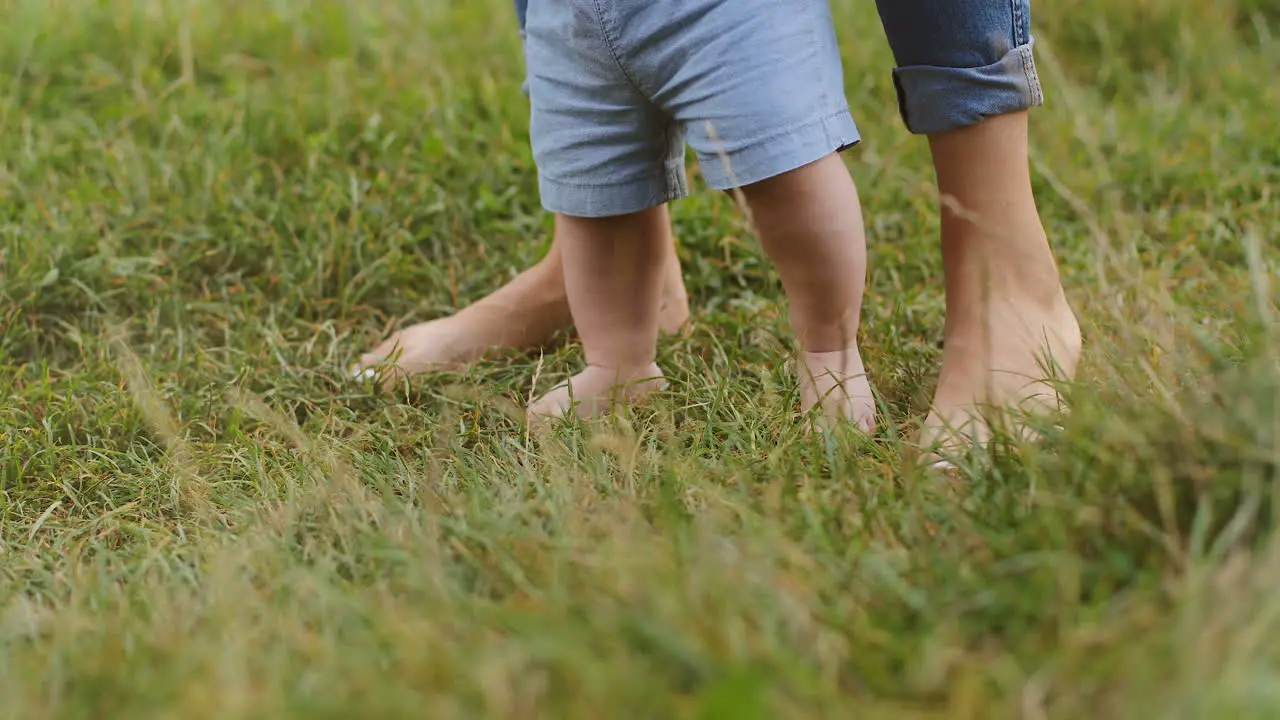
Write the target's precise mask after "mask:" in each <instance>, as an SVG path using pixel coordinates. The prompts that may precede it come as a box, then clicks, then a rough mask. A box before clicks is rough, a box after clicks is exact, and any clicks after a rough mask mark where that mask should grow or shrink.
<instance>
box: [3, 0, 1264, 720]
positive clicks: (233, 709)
mask: <svg viewBox="0 0 1280 720" xmlns="http://www.w3.org/2000/svg"><path fill="white" fill-rule="evenodd" d="M836 6H837V15H838V17H839V19H840V22H841V37H842V41H843V42H844V47H845V55H846V68H847V78H848V94H849V98H850V101H851V103H852V104H853V106H854V108H855V113H856V116H857V118H858V120H859V124H860V126H861V129H862V131H863V134H864V138H865V141H864V143H863V145H862V146H861V147H860V148H858V149H856V150H855V151H853V152H851V153H850V154H849V156H848V162H849V164H850V167H851V168H852V171H853V173H854V175H855V178H856V179H857V181H858V184H859V187H860V189H861V192H862V195H863V199H864V202H865V210H866V214H867V219H868V220H867V222H868V228H869V233H870V241H871V245H872V247H871V260H872V263H873V267H872V277H871V284H870V291H869V298H868V302H867V309H866V320H865V322H864V327H865V333H866V338H865V345H864V348H865V350H864V353H865V356H866V357H867V358H868V360H869V362H870V363H871V366H872V368H873V372H874V373H875V377H876V380H877V382H878V387H879V389H880V390H881V391H882V392H883V393H884V394H885V399H886V402H887V403H888V405H889V408H890V416H891V419H892V420H893V427H886V428H885V429H883V430H882V432H881V434H880V435H879V436H877V437H876V438H875V439H874V440H872V441H868V440H865V439H861V440H860V439H857V438H854V437H852V436H849V435H845V434H836V435H831V436H815V435H805V434H803V433H802V432H800V426H799V425H798V424H797V423H796V422H794V420H793V418H792V408H793V403H794V400H795V397H794V394H793V393H792V390H791V387H790V385H789V384H788V378H789V377H790V375H789V370H788V369H787V358H788V353H789V349H788V346H787V344H786V342H785V340H784V339H783V338H785V337H786V335H785V324H784V317H785V312H784V311H783V310H782V309H780V307H779V304H778V301H779V298H780V287H779V282H778V280H777V278H776V276H775V275H774V274H773V272H772V271H771V270H770V269H769V267H768V263H767V262H766V261H765V260H764V258H763V256H762V253H761V252H760V250H759V249H758V246H757V244H756V243H755V241H754V240H753V238H752V237H751V234H750V232H749V229H748V228H747V227H746V226H745V225H744V223H743V221H742V220H741V219H740V218H739V217H738V216H737V215H735V213H734V212H732V211H731V208H730V206H729V204H728V202H727V201H726V199H724V198H722V197H720V196H718V195H716V194H714V193H709V192H700V193H698V194H697V196H696V197H695V198H692V199H690V200H687V201H684V202H681V203H679V204H678V205H677V206H676V209H675V222H676V224H677V232H678V235H679V237H680V241H681V248H680V252H681V254H682V257H683V258H684V260H685V263H686V268H687V278H688V283H689V287H690V290H691V292H692V294H693V303H694V306H695V311H694V312H695V316H694V320H693V323H692V325H691V327H690V328H689V330H688V331H687V332H686V333H685V334H684V335H682V336H680V337H677V338H669V339H667V340H664V342H663V345H662V348H661V354H662V357H663V362H664V363H665V367H666V369H667V370H668V373H669V375H670V376H672V378H673V380H674V383H673V389H672V391H671V392H670V393H669V394H668V395H667V396H666V397H664V398H663V399H662V400H660V401H659V402H657V403H656V404H655V405H654V407H652V408H650V409H647V410H646V411H644V412H643V413H637V414H636V415H634V416H632V417H626V418H620V419H618V420H617V421H615V422H610V423H604V424H600V425H597V426H594V427H576V428H568V429H566V430H565V431H563V432H562V433H561V434H560V436H559V437H557V438H556V439H555V440H554V441H553V442H548V443H541V444H535V443H531V442H529V441H528V440H527V439H526V436H525V433H524V431H523V429H522V427H521V425H520V423H518V422H517V421H516V420H514V419H513V417H515V418H518V417H519V415H518V413H515V414H513V409H515V408H518V407H520V406H521V404H522V403H523V402H524V401H525V400H526V399H527V398H528V397H529V396H530V394H531V393H533V392H534V391H535V389H536V390H543V389H546V388H547V387H549V384H550V383H551V382H553V381H555V380H556V379H558V378H562V377H564V376H565V375H566V374H567V373H569V372H571V371H572V370H573V369H574V363H575V362H577V355H576V353H575V350H574V348H573V345H572V343H564V344H562V345H561V346H559V347H555V348H551V349H550V350H548V352H547V353H546V354H545V355H544V356H541V357H540V356H538V355H536V354H534V355H522V356H517V357H511V358H499V359H495V360H493V361H490V362H485V363H482V364H480V365H478V366H477V367H475V368H474V369H472V370H470V371H468V372H467V373H465V374H456V375H436V376H432V377H427V378H424V379H423V381H422V382H419V383H416V384H414V385H413V386H412V387H410V388H407V389H406V390H405V391H403V392H399V393H396V394H394V395H392V396H388V395H386V394H380V393H375V392H372V391H370V390H369V389H368V388H365V387H362V386H357V385H356V384H354V383H352V382H349V381H348V380H347V379H345V378H344V369H345V368H346V367H347V366H348V365H349V364H350V362H351V361H352V360H353V359H354V358H355V356H356V355H357V354H358V353H359V352H360V351H361V350H362V349H364V348H366V347H367V346H368V345H369V344H370V343H371V342H372V341H374V340H375V339H377V338H379V337H380V336H382V335H383V334H384V333H385V332H386V331H387V330H388V329H389V328H391V327H394V326H395V325H396V324H398V323H401V322H404V321H408V320H415V319H425V318H430V317H436V316H439V315H442V314H446V313H449V312H451V311H453V310H455V309H457V308H459V307H461V306H462V305H463V304H465V303H466V302H468V301H469V300H472V299H475V298H477V297H479V296H480V295H482V294H483V293H484V292H486V291H487V290H490V289H492V288H495V287H497V286H498V284H499V283H501V282H503V281H504V280H505V279H506V278H508V277H510V276H512V275H513V274H514V273H515V272H517V271H518V270H520V269H523V268H524V267H526V266H527V265H529V264H531V263H532V262H534V261H535V260H536V259H537V258H539V257H540V255H541V254H542V253H543V252H544V250H545V248H546V244H547V238H548V229H549V227H550V225H549V218H548V217H547V216H546V214H544V213H542V212H541V211H540V209H539V206H538V200H537V193H536V185H535V176H534V170H533V166H532V161H531V158H530V152H529V148H528V137H527V106H526V103H525V100H524V98H523V96H522V95H521V94H520V92H519V82H520V78H521V72H522V61H521V57H520V49H519V44H518V42H517V37H516V30H515V26H514V19H513V18H512V17H511V12H510V7H509V6H508V3H507V2H506V0H467V2H465V3H463V2H443V1H439V0H437V1H435V2H415V1H413V0H376V1H369V2H359V1H357V0H346V1H345V2H343V1H340V0H266V1H264V2H256V3H249V2H243V1H242V0H185V1H180V0H0V18H2V21H0V392H2V393H3V394H2V397H3V402H2V404H0V716H2V717H12V718H24V719H25V718H43V717H66V718H80V717H83V718H90V717H93V718H99V717H129V718H145V717H168V718H206V717H207V718H215V717H216V718H237V717H256V718H281V717H334V718H351V717H370V718H383V717H431V718H449V717H456V718H478V717H511V718H517V717H566V718H621V717H663V718H665V717H698V718H734V719H738V718H743V719H751V718H773V717H780V718H799V717H806V718H807V717H854V718H913V717H918V718H925V717H956V718H966V717H968V718H1001V717H1023V718H1068V717H1081V718H1134V717H1159V718H1247V717H1258V718H1275V717H1280V595H1277V593H1276V591H1275V587H1276V583H1277V581H1280V544H1278V543H1277V540H1275V539H1273V535H1272V527H1273V523H1274V518H1275V515H1276V509H1277V503H1280V494H1277V493H1275V492H1274V491H1273V488H1274V484H1275V483H1276V482H1277V480H1280V472H1278V468H1280V370H1278V368H1277V358H1278V357H1280V328H1278V327H1277V298H1278V297H1280V291H1278V290H1277V286H1280V282H1278V281H1277V271H1278V270H1280V257H1278V255H1280V253H1277V249H1276V248H1277V245H1278V244H1280V197H1277V194H1278V193H1277V192H1276V189H1277V188H1280V132H1277V127H1278V126H1277V119H1276V113H1277V109H1280V83H1277V82H1275V80H1274V78H1275V76H1276V73H1278V72H1280V8H1278V6H1277V5H1276V4H1275V0H1142V1H1141V2H1107V1H1106V0H1080V1H1079V2H1075V3H1048V2H1044V3H1040V7H1038V8H1037V11H1036V16H1035V18H1034V21H1035V26H1036V34H1037V39H1038V43H1039V45H1038V52H1039V62H1040V71H1041V75H1042V77H1043V80H1044V81H1045V83H1046V91H1047V95H1048V105H1047V107H1045V108H1042V109H1040V110H1037V111H1036V112H1035V113H1034V115H1033V121H1032V123H1033V124H1032V132H1033V146H1034V151H1033V155H1034V156H1033V163H1034V175H1035V182H1036V187H1037V192H1038V196H1039V200H1040V204H1041V208H1042V211H1043V213H1044V217H1045V221H1046V224H1047V226H1048V229H1049V232H1050V236H1051V238H1052V239H1053V242H1054V245H1055V249H1056V251H1057V253H1058V256H1059V258H1060V259H1061V262H1062V265H1063V271H1064V274H1065V278H1066V280H1067V282H1068V283H1069V292H1070V294H1071V297H1072V300H1073V302H1074V303H1075V304H1076V307H1077V309H1078V310H1079V311H1080V313H1081V316H1082V320H1083V322H1084V325H1085V329H1086V363H1085V370H1084V373H1083V375H1082V377H1081V378H1080V382H1079V384H1078V386H1077V387H1073V388H1072V389H1071V390H1070V399H1071V403H1072V405H1073V408H1074V411H1073V413H1072V414H1071V415H1070V417H1069V418H1067V419H1066V420H1065V422H1064V426H1063V428H1062V429H1061V430H1053V431H1051V432H1050V433H1049V436H1048V438H1047V439H1046V441H1045V442H1044V443H1043V444H1042V445H1040V446H1038V447H1022V448H1001V447H997V448H995V449H993V450H992V451H991V453H990V454H989V455H988V456H985V457H976V458H975V459H974V462H973V464H972V465H971V466H967V467H966V468H965V469H964V473H963V474H964V476H965V477H964V479H965V480H966V482H963V483H959V484H957V483H954V482H948V481H946V480H945V479H943V478H938V477H932V476H928V475H924V474H920V473H917V472H914V471H908V470H904V469H903V464H902V463H901V462H900V456H901V452H902V446H901V443H900V442H899V440H898V437H899V435H898V433H899V432H905V431H906V429H908V428H909V426H910V422H911V421H912V420H914V419H916V418H918V417H919V415H920V413H921V412H922V411H923V409H924V407H925V404H926V403H927V401H928V398H929V395H930V392H931V390H932V384H933V382H934V373H935V372H936V367H937V362H938V359H939V347H938V345H939V342H940V339H941V330H942V310H943V299H942V294H941V266H940V258H939V256H938V252H937V240H936V237H937V230H938V227H937V214H936V209H935V206H936V198H935V197H934V194H933V193H934V191H933V185H932V179H931V172H932V171H931V167H930V165H929V162H928V154H927V148H926V146H925V144H924V142H923V141H922V140H921V139H920V138H914V137H911V136H909V135H908V134H907V133H906V131H905V130H904V129H903V128H902V125H901V123H900V121H899V119H898V117H897V112H896V108H895V105H894V92H893V87H892V83H891V78H890V74H889V70H890V67H891V64H892V63H891V57H890V54H889V52H888V48H887V45H886V44H885V41H884V39H883V36H882V35H881V33H880V29H879V24H878V20H877V18H876V15H875V10H874V7H873V5H872V3H871V2H870V1H869V0H858V1H856V2H855V1H854V0H837V2H836ZM894 428H897V429H896V430H895V429H894Z"/></svg>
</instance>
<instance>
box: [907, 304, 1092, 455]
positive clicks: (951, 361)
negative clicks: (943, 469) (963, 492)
mask: <svg viewBox="0 0 1280 720" xmlns="http://www.w3.org/2000/svg"><path fill="white" fill-rule="evenodd" d="M1056 294H1057V297H1056V298H1054V299H1052V300H1051V301H1050V302H1048V303H1044V302H1043V301H1038V300H1037V299H1036V298H1030V297H1027V296H1026V295H1023V294H1020V293H1018V292H1017V291H1016V290H1006V291H1003V292H1002V294H1001V296H1000V297H993V298H990V300H989V302H988V304H987V309H986V311H985V312H982V313H972V314H968V313H966V314H965V315H967V317H959V318H956V319H955V320H954V321H953V320H952V319H951V318H950V317H949V318H948V329H947V332H946V334H945V338H946V339H945V348H944V350H943V358H942V371H941V374H940V376H939V379H938V388H937V391H936V393H935V395H934V399H933V409H932V411H931V412H930V413H929V415H928V416H927V417H926V418H925V421H924V426H923V429H922V432H921V436H920V442H921V445H922V446H923V447H926V448H933V453H934V454H931V455H930V457H931V458H933V459H934V460H938V459H940V456H945V455H948V454H950V453H953V452H958V451H963V450H964V448H965V447H967V446H970V445H973V444H983V443H986V442H987V441H988V440H989V439H990V437H991V422H993V421H999V414H1000V412H1001V411H1004V410H1013V411H1015V416H1014V418H1012V419H1015V420H1016V415H1020V414H1024V413H1025V414H1027V415H1031V416H1040V417H1045V416H1050V415H1052V414H1053V413H1056V412H1058V411H1059V410H1061V409H1062V403H1061V397H1060V392H1059V388H1058V387H1057V385H1056V381H1061V380H1070V379H1072V378H1074V377H1075V373H1076V366H1077V365H1078V364H1079V361H1080V353H1081V335H1080V325H1079V323H1078V322H1077V320H1076V316H1075V313H1073V312H1072V310H1071V307H1070V306H1069V305H1068V304H1067V301H1066V297H1065V296H1064V295H1063V294H1062V291H1061V289H1058V291H1057V293H1056ZM958 314H959V313H958ZM993 413H994V416H993ZM1012 429H1013V430H1014V431H1015V432H1020V433H1022V434H1024V436H1025V429H1023V430H1021V431H1020V430H1019V429H1018V428H1016V427H1015V428H1012Z"/></svg>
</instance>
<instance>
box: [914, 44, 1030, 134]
mask: <svg viewBox="0 0 1280 720" xmlns="http://www.w3.org/2000/svg"><path fill="white" fill-rule="evenodd" d="M1033 50H1034V40H1033V41H1030V42H1028V43H1026V44H1025V45H1019V46H1018V47H1015V48H1013V49H1012V50H1010V51H1009V52H1007V53H1005V55H1004V56H1003V57H1001V58H1000V60H999V61H997V62H995V63H992V64H991V65H987V66H985V67H977V68H950V67H938V66H933V65H908V66H904V67H899V68H896V69H894V71H893V79H894V85H895V86H896V88H897V91H898V110H899V112H900V114H901V115H902V121H903V122H904V123H905V124H906V126H907V130H909V131H910V132H912V133H914V134H917V135H934V134H938V133H944V132H948V131H951V130H959V129H961V128H966V127H971V126H973V125H977V124H979V123H981V122H982V121H983V120H985V119H987V118H989V117H994V116H996V115H1004V114H1007V113H1011V112H1018V111H1021V110H1028V109H1030V108H1033V107H1038V106H1041V105H1044V88H1043V87H1042V86H1041V84H1040V76H1039V74H1038V73H1037V72H1036V64H1035V57H1034V53H1033Z"/></svg>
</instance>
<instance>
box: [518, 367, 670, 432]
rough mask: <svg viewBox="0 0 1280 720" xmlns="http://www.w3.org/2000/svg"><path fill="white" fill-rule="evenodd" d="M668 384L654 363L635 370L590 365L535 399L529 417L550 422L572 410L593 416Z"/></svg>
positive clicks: (536, 420)
mask: <svg viewBox="0 0 1280 720" xmlns="http://www.w3.org/2000/svg"><path fill="white" fill-rule="evenodd" d="M666 386H667V383H666V380H665V379H664V378H663V376H662V369H661V368H659V367H658V366H657V365H656V364H654V363H649V364H648V365H645V366H642V367H638V368H631V369H627V368H606V367H601V366H598V365H588V366H587V368H586V369H585V370H583V371H582V372H580V373H578V374H577V375H574V376H573V377H572V378H569V381H568V382H566V383H565V384H563V385H560V386H558V387H556V388H555V389H553V390H552V391H551V392H549V393H547V394H546V395H543V396H542V397H540V398H538V399H537V400H535V401H534V402H533V404H531V405H530V406H529V413H528V414H529V420H530V422H535V423H538V422H546V421H548V420H553V419H557V418H563V417H566V416H568V415H569V413H570V412H572V413H574V414H576V415H577V416H578V417H580V418H591V417H595V416H597V415H600V414H602V413H604V412H607V411H608V410H609V408H610V407H611V406H613V405H614V404H615V403H627V404H629V403H634V402H637V401H638V400H640V399H642V398H644V397H645V396H647V395H650V394H652V393H654V392H657V391H658V390H662V389H664V388H666Z"/></svg>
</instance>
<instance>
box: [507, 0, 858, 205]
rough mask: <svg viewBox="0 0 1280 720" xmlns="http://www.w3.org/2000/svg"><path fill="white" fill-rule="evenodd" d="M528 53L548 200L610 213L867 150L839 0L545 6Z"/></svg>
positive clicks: (560, 1)
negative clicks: (830, 1) (692, 160)
mask: <svg viewBox="0 0 1280 720" xmlns="http://www.w3.org/2000/svg"><path fill="white" fill-rule="evenodd" d="M525 31H526V38H525V39H526V42H525V53H526V61H527V64H528V92H529V100H530V106H531V113H530V127H529V130H530V137H531V140H532V145H533V155H534V160H535V162H536V163H537V166H538V179H539V188H540V191H541V194H542V204H543V206H544V207H546V208H547V209H548V210H550V211H552V212H557V213H562V214H565V215H572V216H577V217H603V216H613V215H622V214H626V213H631V212H637V211H640V210H643V209H646V208H650V207H655V206H657V205H660V204H662V203H665V202H668V201H671V200H674V199H677V198H680V197H683V196H684V195H686V194H688V184H687V181H686V178H685V169H684V154H685V145H686V143H687V144H688V145H689V146H690V147H692V148H693V150H694V152H695V153H696V154H697V156H698V161H699V166H700V168H701V171H702V175H703V177H704V178H705V180H706V182H707V184H708V185H709V186H710V187H711V188H713V189H716V190H727V189H730V188H734V187H741V186H744V185H750V184H752V183H756V182H760V181H762V180H766V179H768V178H771V177H774V176H777V175H780V174H782V173H785V172H788V171H791V170H795V169H796V168H800V167H803V166H805V165H808V164H810V163H813V162H815V161H817V160H820V159H822V158H823V157H826V156H827V155H830V154H831V153H832V152H836V151H839V150H842V149H844V148H847V147H849V146H852V145H854V144H855V143H857V142H858V131H857V128H856V127H855V125H854V122H853V118H852V117H851V116H850V113H849V106H848V102H847V101H846V99H845V95H844V75H843V71H842V69H841V65H840V53H839V49H838V46H837V44H836V36H835V30H834V26H833V23H832V18H831V11H830V8H829V7H828V5H827V0H788V1H787V2H779V1H778V0H645V1H644V2H638V1H637V0H531V2H530V3H529V5H528V9H527V15H526V24H525Z"/></svg>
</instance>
